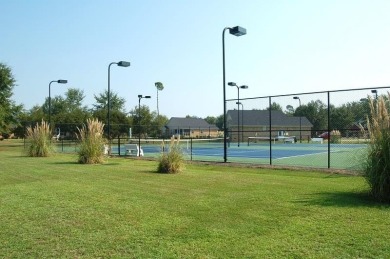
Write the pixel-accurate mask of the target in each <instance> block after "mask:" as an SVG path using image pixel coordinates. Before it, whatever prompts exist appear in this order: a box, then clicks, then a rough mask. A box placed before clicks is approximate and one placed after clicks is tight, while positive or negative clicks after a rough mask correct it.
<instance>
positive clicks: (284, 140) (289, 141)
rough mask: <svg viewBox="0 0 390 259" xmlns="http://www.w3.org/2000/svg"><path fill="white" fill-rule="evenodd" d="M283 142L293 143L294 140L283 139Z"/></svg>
mask: <svg viewBox="0 0 390 259" xmlns="http://www.w3.org/2000/svg"><path fill="white" fill-rule="evenodd" d="M283 142H284V143H295V139H294V138H284V139H283Z"/></svg>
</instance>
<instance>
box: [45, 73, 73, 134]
mask: <svg viewBox="0 0 390 259" xmlns="http://www.w3.org/2000/svg"><path fill="white" fill-rule="evenodd" d="M54 82H55V83H59V84H66V83H68V80H64V79H59V80H54V81H51V82H50V83H49V127H51V83H54Z"/></svg>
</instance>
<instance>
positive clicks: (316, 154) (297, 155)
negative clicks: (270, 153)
mask: <svg viewBox="0 0 390 259" xmlns="http://www.w3.org/2000/svg"><path fill="white" fill-rule="evenodd" d="M337 152H341V150H336V151H330V153H337ZM319 154H328V151H326V152H319V153H311V154H305V155H297V156H286V157H279V158H274V160H279V159H286V158H291V157H302V156H312V155H319Z"/></svg>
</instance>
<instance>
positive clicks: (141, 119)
mask: <svg viewBox="0 0 390 259" xmlns="http://www.w3.org/2000/svg"><path fill="white" fill-rule="evenodd" d="M15 82H16V80H15V78H14V76H13V74H12V70H11V68H10V67H9V66H7V65H5V64H3V63H0V134H1V135H2V136H4V137H7V136H8V135H10V134H12V133H13V134H15V135H16V136H18V137H23V136H24V130H25V127H26V126H28V125H32V124H35V123H37V122H41V121H42V120H45V121H48V114H49V98H48V97H47V98H46V99H45V101H44V103H43V104H42V105H35V106H34V107H32V108H31V109H29V110H26V109H24V107H23V105H22V104H16V103H15V102H14V101H12V95H13V88H14V86H15ZM155 86H156V89H157V95H158V92H159V91H161V90H163V89H164V86H163V84H162V83H161V82H157V83H155ZM110 95H111V96H110V108H111V109H110V124H111V130H110V133H111V137H112V138H114V137H118V136H122V135H125V134H126V135H127V134H128V133H129V129H130V128H131V129H132V133H133V134H135V135H138V134H142V135H144V136H145V137H159V136H161V134H162V128H163V127H164V125H165V124H166V123H167V122H168V118H167V116H165V115H161V114H160V113H159V109H158V101H157V111H151V110H150V108H149V107H148V106H146V105H142V106H141V107H140V110H139V109H138V106H135V107H134V108H132V109H131V110H130V111H129V112H127V111H126V110H125V99H124V98H121V97H119V96H118V95H117V94H116V93H114V92H110ZM84 98H85V95H84V92H83V90H80V89H77V88H68V89H67V91H66V92H65V94H64V96H60V95H58V96H54V97H53V98H51V108H50V110H51V123H52V125H54V126H53V127H52V128H56V127H58V128H60V129H61V132H68V133H69V132H70V133H72V132H76V130H77V128H76V127H81V126H82V124H83V123H84V122H85V121H86V120H87V119H88V118H96V119H98V120H100V121H102V122H103V123H106V121H107V100H108V91H107V90H105V91H103V92H102V93H99V94H97V95H94V99H95V103H94V104H93V105H92V107H91V108H89V107H87V106H84V105H83V100H84ZM269 109H271V110H280V111H282V112H284V113H286V114H287V115H291V116H302V117H306V118H307V119H308V120H309V121H310V122H311V123H312V124H313V128H312V130H313V132H315V131H324V130H326V129H327V128H328V122H329V123H330V124H329V125H330V127H331V130H333V129H337V130H341V132H342V133H343V130H345V129H348V128H350V127H351V126H352V125H354V124H358V123H364V121H365V119H366V116H367V115H368V114H369V110H370V108H369V102H368V100H367V99H366V100H361V101H357V102H348V103H345V104H342V105H340V106H338V107H335V106H334V105H330V106H329V109H330V110H329V115H330V116H329V121H328V106H327V104H325V103H323V102H322V101H320V100H313V101H310V102H308V103H307V104H304V105H301V106H299V107H297V108H296V109H294V108H293V107H292V106H291V105H288V106H287V107H286V109H285V110H283V108H282V107H281V106H280V105H279V104H278V103H275V102H274V103H272V104H271V106H270V107H269V108H267V110H269ZM139 114H140V116H139ZM187 117H196V116H190V115H187ZM204 119H205V120H206V121H207V122H208V123H209V124H211V125H216V126H217V127H218V128H219V129H220V130H222V129H223V115H220V116H217V117H215V116H207V117H206V118H204Z"/></svg>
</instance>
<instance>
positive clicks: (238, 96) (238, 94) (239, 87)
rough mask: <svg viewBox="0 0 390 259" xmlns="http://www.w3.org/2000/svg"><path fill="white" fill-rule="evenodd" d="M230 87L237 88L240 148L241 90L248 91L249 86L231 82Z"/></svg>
mask: <svg viewBox="0 0 390 259" xmlns="http://www.w3.org/2000/svg"><path fill="white" fill-rule="evenodd" d="M228 85H230V86H235V87H237V102H236V104H237V112H238V113H237V115H238V116H237V128H238V134H237V136H238V140H237V141H238V144H237V146H238V147H239V146H240V105H239V102H240V89H248V86H247V85H242V86H238V85H237V84H236V83H234V82H229V83H228Z"/></svg>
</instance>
